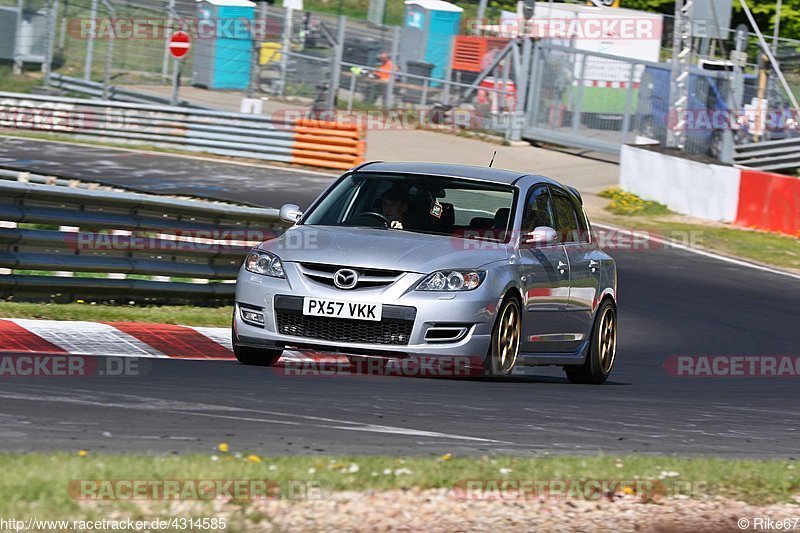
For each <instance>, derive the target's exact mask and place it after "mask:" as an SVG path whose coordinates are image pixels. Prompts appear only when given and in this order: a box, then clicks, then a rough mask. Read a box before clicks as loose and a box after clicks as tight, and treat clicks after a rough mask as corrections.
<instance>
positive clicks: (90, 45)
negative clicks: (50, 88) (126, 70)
mask: <svg viewBox="0 0 800 533" xmlns="http://www.w3.org/2000/svg"><path fill="white" fill-rule="evenodd" d="M97 2H98V0H92V8H91V11H90V12H89V20H90V21H91V24H90V27H91V29H90V30H89V36H88V38H87V40H86V64H85V65H84V67H83V79H84V80H86V81H90V80H91V79H92V62H93V61H94V34H95V33H97ZM20 3H22V0H20Z"/></svg>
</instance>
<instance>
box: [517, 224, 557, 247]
mask: <svg viewBox="0 0 800 533" xmlns="http://www.w3.org/2000/svg"><path fill="white" fill-rule="evenodd" d="M557 243H558V233H556V230H554V229H553V228H551V227H549V226H537V228H536V229H535V230H533V231H530V232H528V233H525V234H523V235H522V240H521V241H520V244H522V245H524V246H530V247H532V248H535V247H539V246H552V245H554V244H557Z"/></svg>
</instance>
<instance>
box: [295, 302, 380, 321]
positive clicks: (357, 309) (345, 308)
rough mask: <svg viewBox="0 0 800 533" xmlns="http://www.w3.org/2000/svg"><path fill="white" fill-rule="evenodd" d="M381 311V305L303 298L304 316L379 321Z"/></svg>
mask: <svg viewBox="0 0 800 533" xmlns="http://www.w3.org/2000/svg"><path fill="white" fill-rule="evenodd" d="M381 311H382V307H381V304H370V303H363V302H342V301H339V300H327V299H323V298H311V297H305V298H303V314H304V315H310V316H327V317H331V318H350V319H353V320H375V321H379V320H380V319H381Z"/></svg>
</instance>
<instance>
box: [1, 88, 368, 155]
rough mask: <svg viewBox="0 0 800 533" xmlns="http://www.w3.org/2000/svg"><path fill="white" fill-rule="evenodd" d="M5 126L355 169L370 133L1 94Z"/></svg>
mask: <svg viewBox="0 0 800 533" xmlns="http://www.w3.org/2000/svg"><path fill="white" fill-rule="evenodd" d="M0 128H14V129H20V130H37V131H49V132H55V133H59V134H69V135H75V136H80V137H87V136H88V137H94V138H102V139H104V140H110V141H116V142H123V143H127V144H130V143H134V144H137V143H138V144H147V145H155V146H160V147H170V148H173V149H175V148H177V149H180V150H187V151H192V152H206V153H212V154H219V155H226V156H235V157H248V158H255V159H264V160H269V161H281V162H285V163H294V164H302V165H310V166H316V167H322V168H332V169H339V170H347V169H349V168H352V167H354V166H356V165H358V164H360V163H361V162H362V161H363V158H364V151H365V141H364V140H363V132H362V131H361V130H359V129H358V128H356V127H355V126H352V125H348V124H339V123H335V122H321V121H316V120H309V119H293V118H291V117H289V116H288V115H287V116H286V117H276V116H269V115H247V114H242V113H227V112H224V111H214V110H207V109H187V108H183V107H170V106H156V105H145V104H131V103H124V102H112V101H109V100H84V99H80V98H64V97H53V96H42V95H29V94H18V93H5V92H0Z"/></svg>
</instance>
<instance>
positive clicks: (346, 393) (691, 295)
mask: <svg viewBox="0 0 800 533" xmlns="http://www.w3.org/2000/svg"><path fill="white" fill-rule="evenodd" d="M42 157H45V156H42ZM46 157H48V159H49V158H50V154H47V156H46ZM609 252H610V253H611V254H612V255H613V256H614V257H615V259H616V260H617V264H618V268H619V317H620V321H619V330H620V337H619V349H618V359H617V363H616V367H615V370H614V373H613V374H612V379H611V380H610V382H608V383H607V384H605V385H603V386H584V385H572V384H569V383H567V382H566V380H565V379H564V377H563V374H562V373H561V371H560V370H558V369H555V368H541V369H537V370H536V375H535V376H533V377H528V378H519V379H514V380H511V381H508V382H498V381H486V380H479V379H474V380H455V379H432V378H408V377H389V376H383V377H381V376H366V375H348V376H335V377H320V376H291V377H290V376H286V375H284V374H283V373H281V372H278V371H275V370H273V369H262V368H252V367H244V366H242V365H239V364H237V363H234V362H220V361H207V362H206V361H180V360H152V367H151V368H150V371H149V373H147V374H146V375H144V376H142V377H136V378H134V377H127V378H111V377H95V378H27V379H26V378H7V379H3V380H0V449H2V450H13V451H27V450H64V449H66V450H75V449H81V448H85V449H90V450H95V451H131V452H167V453H168V452H181V453H184V452H204V453H205V452H209V451H211V450H212V449H213V448H214V446H215V445H216V444H217V443H219V442H228V443H230V444H231V445H232V446H233V447H234V449H240V450H241V449H248V450H253V451H259V452H262V453H268V454H309V453H319V454H348V453H369V454H422V455H424V454H441V453H446V452H451V453H454V454H459V455H483V454H519V455H539V454H544V453H596V452H599V451H602V452H605V453H626V452H641V453H659V454H680V455H703V454H711V455H717V456H731V457H743V456H749V457H797V456H798V454H800V447H799V446H798V442H800V430H799V429H798V428H800V409H798V407H800V394H798V391H799V390H800V389H799V388H798V383H800V382H798V379H799V378H798V377H784V378H726V377H715V378H698V377H692V378H689V377H673V376H671V375H670V374H669V373H668V372H667V371H666V370H665V368H664V365H665V363H666V362H667V358H669V357H670V356H674V355H794V356H797V355H800V328H798V324H800V320H798V315H799V314H800V310H798V303H800V281H798V280H797V279H795V278H791V277H787V276H782V275H779V274H774V273H770V272H764V271H759V270H754V269H752V268H748V267H745V266H740V265H735V264H731V263H727V262H723V261H720V260H718V259H714V258H711V257H704V256H700V255H696V254H693V253H690V252H687V251H684V250H679V249H675V248H665V247H663V246H659V245H658V244H655V243H651V246H650V247H649V248H648V249H638V250H637V249H628V250H620V249H617V250H609Z"/></svg>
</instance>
